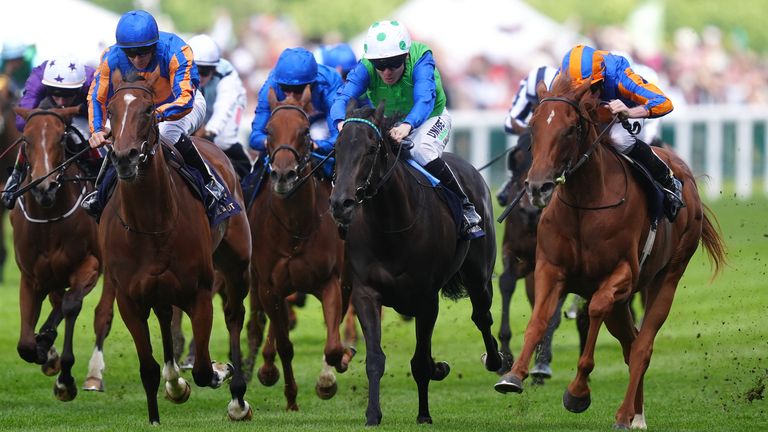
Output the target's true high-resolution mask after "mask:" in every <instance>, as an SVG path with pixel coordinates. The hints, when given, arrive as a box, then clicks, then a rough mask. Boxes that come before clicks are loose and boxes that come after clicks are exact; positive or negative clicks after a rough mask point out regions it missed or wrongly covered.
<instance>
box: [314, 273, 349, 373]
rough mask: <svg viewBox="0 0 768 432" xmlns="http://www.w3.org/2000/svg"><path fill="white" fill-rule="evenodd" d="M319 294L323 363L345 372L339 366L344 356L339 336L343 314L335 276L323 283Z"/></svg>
mask: <svg viewBox="0 0 768 432" xmlns="http://www.w3.org/2000/svg"><path fill="white" fill-rule="evenodd" d="M321 293H322V294H321V298H320V301H321V302H322V307H323V318H324V319H325V328H326V337H325V349H324V350H323V354H324V355H325V361H326V362H327V363H328V364H329V365H331V366H333V367H335V368H336V371H338V372H345V371H346V370H347V367H346V365H342V364H341V360H342V357H343V355H344V347H343V346H342V344H341V337H340V336H339V327H340V326H341V316H342V314H343V313H344V311H343V310H342V299H341V287H340V285H339V279H338V278H337V277H336V276H332V277H331V278H330V279H329V280H328V281H327V282H326V283H325V286H324V287H323V289H322V291H321Z"/></svg>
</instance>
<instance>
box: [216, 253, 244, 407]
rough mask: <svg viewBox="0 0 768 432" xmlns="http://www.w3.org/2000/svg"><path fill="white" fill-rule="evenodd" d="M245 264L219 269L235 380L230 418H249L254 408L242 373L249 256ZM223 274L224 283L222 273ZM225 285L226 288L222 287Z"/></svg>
mask: <svg viewBox="0 0 768 432" xmlns="http://www.w3.org/2000/svg"><path fill="white" fill-rule="evenodd" d="M242 264H243V265H242V266H241V267H238V268H234V269H227V271H226V272H225V271H221V272H217V273H216V274H217V276H219V277H217V279H218V281H217V282H216V284H217V285H219V289H218V291H219V294H220V295H221V296H222V298H223V299H224V317H225V321H226V323H227V330H228V332H229V358H230V360H231V361H232V366H233V371H232V380H231V381H230V383H229V392H230V395H231V396H232V399H231V400H230V402H229V406H228V407H227V414H228V415H229V418H230V420H236V421H237V420H250V419H251V418H253V409H252V408H251V406H250V405H249V404H248V402H247V401H246V400H245V392H246V390H247V386H248V385H247V382H246V379H245V375H244V374H243V356H242V350H241V347H240V334H241V333H242V330H243V324H244V323H245V307H244V306H243V302H244V300H245V296H246V295H247V294H248V287H249V280H248V260H247V259H245V260H243V261H242ZM221 276H223V285H222V277H221ZM222 288H223V289H222Z"/></svg>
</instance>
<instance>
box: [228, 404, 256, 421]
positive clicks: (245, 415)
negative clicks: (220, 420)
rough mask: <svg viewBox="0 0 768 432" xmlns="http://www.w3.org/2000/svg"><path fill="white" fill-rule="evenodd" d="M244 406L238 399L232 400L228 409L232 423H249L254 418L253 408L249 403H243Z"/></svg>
mask: <svg viewBox="0 0 768 432" xmlns="http://www.w3.org/2000/svg"><path fill="white" fill-rule="evenodd" d="M243 404H244V406H240V403H238V402H237V399H232V400H231V401H230V402H229V406H228V407H227V415H228V416H229V419H230V420H232V421H248V420H251V419H252V418H253V408H251V405H249V404H248V402H247V401H245V400H244V401H243Z"/></svg>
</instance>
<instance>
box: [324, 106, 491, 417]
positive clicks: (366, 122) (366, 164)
mask: <svg viewBox="0 0 768 432" xmlns="http://www.w3.org/2000/svg"><path fill="white" fill-rule="evenodd" d="M394 121H395V119H394V118H386V119H385V118H384V105H383V104H380V105H379V106H378V107H377V108H376V110H375V112H374V110H373V109H371V108H361V109H358V110H354V111H352V106H349V107H348V108H347V120H346V121H345V126H344V128H343V129H342V131H341V133H340V134H339V138H338V140H337V141H336V156H337V159H336V184H335V186H334V188H333V192H332V194H331V207H332V209H333V217H334V219H336V221H337V223H338V224H339V225H340V229H341V230H342V231H346V243H345V250H346V253H345V258H346V261H345V262H346V264H345V270H344V282H343V283H344V284H345V285H347V284H349V285H350V286H351V287H352V303H353V304H354V306H355V310H356V311H357V314H358V319H359V320H360V325H361V327H362V330H363V335H364V337H365V345H366V358H365V363H366V372H367V375H368V408H367V410H366V424H367V425H378V424H379V423H381V415H382V414H381V406H380V402H379V389H380V381H381V377H382V375H383V373H384V360H385V355H384V351H383V350H382V348H381V336H382V335H381V316H380V310H381V306H382V305H384V306H389V307H392V308H394V309H395V310H396V311H398V312H399V313H401V314H404V315H408V316H413V317H415V318H416V350H415V352H414V355H413V357H412V358H411V372H412V374H413V378H414V380H415V381H416V385H417V386H418V394H419V410H418V417H417V421H418V422H419V423H431V422H432V418H431V416H430V414H429V396H428V392H429V382H430V380H434V381H440V380H442V379H444V378H445V377H446V376H447V375H448V373H449V371H450V367H449V366H448V363H445V362H435V361H434V360H433V359H432V347H431V344H432V342H431V341H432V332H433V330H434V326H435V321H436V320H437V315H438V309H439V295H440V292H441V291H442V292H443V294H444V295H446V296H449V297H452V298H459V297H463V296H466V295H467V294H469V297H470V299H471V301H472V310H473V311H472V321H474V323H475V325H476V326H477V328H478V329H479V330H480V332H481V334H482V337H483V342H484V344H485V349H486V353H487V356H486V360H485V367H486V368H487V369H488V370H489V371H496V370H498V369H499V368H500V367H501V365H502V358H501V355H500V353H499V352H498V345H497V343H496V339H494V337H493V334H492V331H491V324H492V323H493V318H492V317H491V312H490V307H491V298H492V296H493V288H492V285H491V276H492V273H493V266H494V262H495V259H496V243H495V235H494V226H493V215H492V208H491V201H490V192H489V191H488V187H487V186H486V184H485V181H484V180H483V178H482V176H481V175H480V174H479V173H478V172H477V170H475V169H474V168H473V167H472V166H471V165H470V164H469V163H467V162H466V161H464V160H462V159H461V158H459V157H457V156H455V155H452V154H450V153H444V154H443V158H444V159H445V161H446V163H448V164H449V165H450V166H451V169H453V170H454V172H455V173H456V175H457V177H458V179H459V181H460V182H461V184H462V185H463V187H464V190H465V191H466V192H467V195H468V196H469V197H470V200H472V202H473V203H474V204H475V207H476V208H477V210H478V212H479V213H480V214H481V215H482V218H483V222H482V229H483V230H485V233H486V235H485V237H482V238H479V239H475V240H472V241H465V240H461V239H460V238H459V237H458V236H457V228H456V224H455V223H454V220H453V218H452V216H451V213H450V210H449V209H448V207H447V206H446V205H445V204H444V203H443V202H442V200H441V198H440V197H439V196H438V193H437V192H436V189H435V188H434V187H432V185H431V184H430V183H428V182H427V181H426V179H424V178H418V177H416V175H415V174H414V173H413V172H412V171H410V168H406V163H405V162H403V161H402V160H400V159H399V158H398V157H397V156H396V154H397V153H398V150H396V149H395V146H396V144H395V143H394V142H393V140H392V139H391V138H390V137H389V136H388V135H387V134H386V131H388V130H389V128H390V127H391V126H392V124H393V123H394Z"/></svg>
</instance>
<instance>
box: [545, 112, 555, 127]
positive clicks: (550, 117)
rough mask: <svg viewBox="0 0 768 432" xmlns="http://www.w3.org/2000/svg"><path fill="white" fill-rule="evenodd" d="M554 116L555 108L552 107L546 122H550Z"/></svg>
mask: <svg viewBox="0 0 768 432" xmlns="http://www.w3.org/2000/svg"><path fill="white" fill-rule="evenodd" d="M553 118H555V110H554V109H553V110H552V112H550V113H549V117H547V124H550V123H552V119H553Z"/></svg>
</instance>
